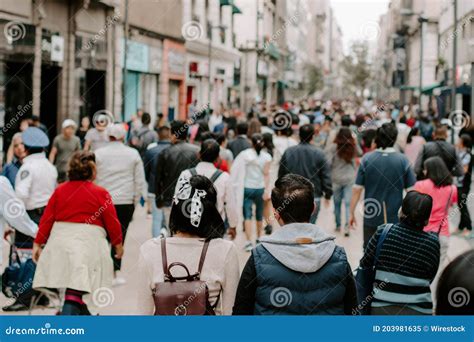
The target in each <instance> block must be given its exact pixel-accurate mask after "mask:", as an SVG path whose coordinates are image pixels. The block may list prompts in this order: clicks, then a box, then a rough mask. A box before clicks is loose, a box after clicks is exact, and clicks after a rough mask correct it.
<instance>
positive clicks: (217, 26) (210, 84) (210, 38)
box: [207, 24, 227, 115]
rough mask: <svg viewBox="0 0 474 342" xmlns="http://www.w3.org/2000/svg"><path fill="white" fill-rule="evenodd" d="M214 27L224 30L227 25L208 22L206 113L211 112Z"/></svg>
mask: <svg viewBox="0 0 474 342" xmlns="http://www.w3.org/2000/svg"><path fill="white" fill-rule="evenodd" d="M214 29H220V30H224V31H225V30H226V29H227V26H225V25H212V24H209V26H208V36H209V47H208V48H209V51H208V53H209V56H208V57H209V61H208V65H209V66H208V69H209V70H208V71H207V72H208V74H209V75H208V76H209V87H208V89H207V100H208V101H209V105H208V107H207V113H208V114H209V115H210V114H211V93H212V88H211V87H212V78H211V71H212V67H211V65H212V31H213V30H214Z"/></svg>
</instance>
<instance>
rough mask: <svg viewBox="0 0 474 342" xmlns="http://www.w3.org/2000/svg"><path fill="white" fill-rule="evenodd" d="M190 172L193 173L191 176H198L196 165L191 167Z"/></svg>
mask: <svg viewBox="0 0 474 342" xmlns="http://www.w3.org/2000/svg"><path fill="white" fill-rule="evenodd" d="M189 172H190V173H191V177H193V176H196V175H197V174H198V173H197V171H196V168H195V167H193V168H192V169H189Z"/></svg>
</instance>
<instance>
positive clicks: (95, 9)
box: [0, 0, 120, 150]
mask: <svg viewBox="0 0 474 342" xmlns="http://www.w3.org/2000/svg"><path fill="white" fill-rule="evenodd" d="M119 20H120V11H119V8H118V3H117V2H116V1H88V0H82V1H81V0H78V1H39V0H37V1H20V2H19V1H13V0H5V1H2V2H1V5H0V28H1V29H2V31H1V32H3V33H4V34H3V35H1V36H0V78H1V79H2V80H3V81H4V82H2V87H1V88H0V127H1V129H2V130H1V133H2V145H3V146H2V147H3V148H2V150H5V148H6V146H7V145H8V144H9V142H10V139H11V136H12V135H13V134H14V133H15V132H16V131H17V130H18V128H19V124H20V122H21V120H22V119H23V118H27V117H29V116H31V115H37V116H39V117H40V119H41V121H42V122H43V123H44V124H45V125H46V126H47V127H48V128H49V132H48V134H49V135H50V138H52V137H54V135H56V133H57V130H58V127H60V122H61V121H62V120H63V119H65V118H66V117H71V118H74V119H76V120H78V119H79V118H80V117H81V116H84V115H91V116H92V115H93V113H94V112H96V111H98V110H112V108H113V87H114V77H113V75H114V69H113V66H114V57H115V56H114V53H113V52H114V51H115V46H114V41H113V39H112V35H113V29H111V28H112V27H113V26H114V25H115V23H116V22H118V21H119Z"/></svg>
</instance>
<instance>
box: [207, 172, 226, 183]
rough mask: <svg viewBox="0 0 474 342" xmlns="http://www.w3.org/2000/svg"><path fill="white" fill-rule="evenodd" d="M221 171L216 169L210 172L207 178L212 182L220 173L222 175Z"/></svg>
mask: <svg viewBox="0 0 474 342" xmlns="http://www.w3.org/2000/svg"><path fill="white" fill-rule="evenodd" d="M222 173H223V172H222V171H221V170H219V169H218V170H216V171H215V172H214V173H213V174H212V176H211V178H209V180H210V181H211V182H212V184H214V182H215V181H216V180H217V178H219V177H220V175H222Z"/></svg>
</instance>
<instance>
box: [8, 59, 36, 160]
mask: <svg viewBox="0 0 474 342" xmlns="http://www.w3.org/2000/svg"><path fill="white" fill-rule="evenodd" d="M3 70H4V72H5V74H4V77H5V78H4V81H3V82H2V83H3V86H4V87H5V93H4V94H5V119H4V120H5V121H4V127H3V148H4V151H6V150H7V149H8V146H9V145H10V142H11V138H12V137H13V134H15V133H16V132H18V130H19V126H20V122H21V120H22V119H23V118H29V117H31V113H32V102H31V101H32V99H33V92H32V89H33V86H32V75H33V65H32V64H31V63H14V62H6V63H5V64H4V69H3Z"/></svg>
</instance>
